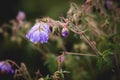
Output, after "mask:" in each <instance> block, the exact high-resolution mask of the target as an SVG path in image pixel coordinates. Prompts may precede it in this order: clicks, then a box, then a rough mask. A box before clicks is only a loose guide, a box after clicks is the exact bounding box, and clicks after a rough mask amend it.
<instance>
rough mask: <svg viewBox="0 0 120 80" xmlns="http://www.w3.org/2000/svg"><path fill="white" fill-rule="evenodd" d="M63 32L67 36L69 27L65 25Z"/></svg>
mask: <svg viewBox="0 0 120 80" xmlns="http://www.w3.org/2000/svg"><path fill="white" fill-rule="evenodd" d="M61 34H62V36H63V37H66V36H67V35H68V29H67V28H66V27H64V28H63V29H62V32H61Z"/></svg>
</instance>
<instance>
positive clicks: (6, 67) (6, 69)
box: [0, 61, 14, 73]
mask: <svg viewBox="0 0 120 80" xmlns="http://www.w3.org/2000/svg"><path fill="white" fill-rule="evenodd" d="M0 73H14V70H13V69H12V67H11V65H10V64H9V63H8V62H4V61H1V62H0Z"/></svg>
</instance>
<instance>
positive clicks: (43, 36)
mask: <svg viewBox="0 0 120 80" xmlns="http://www.w3.org/2000/svg"><path fill="white" fill-rule="evenodd" d="M47 41H48V34H47V33H46V32H45V31H41V32H40V42H41V43H47Z"/></svg>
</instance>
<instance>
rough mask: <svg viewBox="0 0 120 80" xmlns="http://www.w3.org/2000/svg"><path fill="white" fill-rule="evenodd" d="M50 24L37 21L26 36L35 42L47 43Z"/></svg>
mask: <svg viewBox="0 0 120 80" xmlns="http://www.w3.org/2000/svg"><path fill="white" fill-rule="evenodd" d="M49 32H50V29H49V25H48V24H47V23H44V22H39V23H36V24H35V25H34V26H33V27H32V28H31V30H30V31H29V33H28V34H27V35H26V37H27V38H28V39H29V40H30V41H31V42H33V43H35V44H36V43H37V42H40V43H47V41H48V36H49Z"/></svg>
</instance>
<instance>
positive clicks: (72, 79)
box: [0, 0, 120, 80]
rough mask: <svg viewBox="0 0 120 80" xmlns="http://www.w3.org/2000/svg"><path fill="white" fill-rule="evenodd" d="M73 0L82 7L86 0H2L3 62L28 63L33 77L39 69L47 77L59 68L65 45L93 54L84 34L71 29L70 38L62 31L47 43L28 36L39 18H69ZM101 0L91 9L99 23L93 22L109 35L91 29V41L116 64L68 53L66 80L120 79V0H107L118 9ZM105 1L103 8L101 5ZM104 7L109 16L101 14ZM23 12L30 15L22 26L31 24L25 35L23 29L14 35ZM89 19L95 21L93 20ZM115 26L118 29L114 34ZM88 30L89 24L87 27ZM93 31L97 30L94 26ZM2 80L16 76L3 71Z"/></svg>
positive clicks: (0, 39) (0, 37) (0, 47)
mask: <svg viewBox="0 0 120 80" xmlns="http://www.w3.org/2000/svg"><path fill="white" fill-rule="evenodd" d="M71 1H72V2H75V3H76V4H78V5H79V6H80V5H82V4H83V3H84V2H85V1H86V0H1V1H0V61H2V60H6V59H10V60H13V61H15V62H16V63H17V64H18V65H20V63H21V62H24V63H25V64H26V66H27V68H28V71H29V72H30V74H31V76H32V77H34V76H35V72H36V71H37V70H38V69H39V70H40V71H41V74H42V75H43V76H44V77H45V76H46V75H47V74H53V73H54V72H55V71H56V70H57V64H56V57H57V56H59V55H60V54H61V53H60V52H61V51H63V50H64V48H63V47H65V50H67V51H70V52H78V53H79V52H80V53H84V52H85V53H93V52H92V50H91V48H90V47H89V45H88V44H86V43H84V41H82V40H81V36H79V35H74V34H73V32H70V33H69V35H68V36H67V38H63V37H61V36H60V34H58V35H59V36H58V37H57V36H55V38H54V37H53V38H52V39H50V40H49V42H48V43H47V44H38V45H34V44H32V43H31V42H29V41H28V40H27V39H26V38H25V37H24V36H25V34H26V33H27V31H28V30H29V29H30V27H32V26H33V24H34V23H35V20H36V19H38V18H43V17H47V16H49V17H51V18H53V19H55V20H59V17H61V16H63V17H66V13H67V11H68V9H69V8H70V2H71ZM94 1H95V0H94ZM97 1H101V3H99V4H98V5H93V6H92V10H91V11H93V12H92V14H90V16H94V19H95V20H94V21H95V22H93V24H94V23H96V24H98V25H100V26H99V29H98V32H99V31H100V30H101V31H103V33H104V34H105V35H103V36H101V35H97V34H95V33H94V31H93V32H87V35H88V37H89V38H90V39H91V40H93V41H95V42H96V43H95V44H96V46H97V48H98V50H100V51H101V52H103V53H106V54H107V57H108V56H110V58H109V59H108V62H109V60H111V62H112V64H110V65H109V63H108V65H107V63H104V62H103V63H101V65H99V64H100V63H99V61H100V60H99V61H97V59H96V58H94V57H81V56H67V58H66V62H65V63H64V65H63V69H65V70H68V71H70V72H71V73H69V74H65V77H66V78H65V79H66V80H119V79H120V78H119V77H118V76H119V71H117V70H118V69H117V68H116V67H119V64H120V63H119V61H120V59H119V57H120V54H119V52H120V49H119V48H120V44H119V41H120V28H119V25H120V11H119V10H120V0H105V1H112V2H110V6H111V7H115V8H111V7H110V9H108V7H107V8H106V6H105V4H102V0H96V1H95V2H97ZM103 2H104V0H103ZM101 4H102V8H101V7H100V8H99V6H101ZM114 5H115V6H114ZM116 5H117V6H116ZM96 6H97V7H96ZM103 6H104V10H103V11H105V13H106V14H107V15H108V16H107V17H106V16H105V17H104V14H101V13H100V9H103ZM90 8H91V7H90ZM113 10H115V11H113ZM19 11H23V12H24V13H25V15H26V18H25V24H24V25H21V26H24V27H25V26H28V28H25V31H24V30H22V32H23V34H24V35H22V36H21V33H20V32H19V31H18V33H15V34H14V32H13V28H12V27H14V26H16V22H15V20H16V16H17V14H18V12H19ZM113 18H114V19H113ZM88 20H89V21H92V20H91V19H88ZM106 21H108V23H106ZM104 23H105V24H104ZM102 24H103V25H102ZM115 24H116V25H115ZM6 26H7V27H6ZM11 26H12V27H11ZM83 26H84V25H83ZM101 26H104V27H101ZM115 26H116V29H115V30H116V32H115V34H114V27H115ZM90 27H91V26H90ZM11 28H12V29H11ZM22 29H24V28H22ZM87 29H88V28H87ZM87 29H86V27H85V28H84V29H83V30H87ZM90 30H94V28H92V29H91V28H90ZM96 35H97V36H96ZM106 35H107V36H106ZM78 37H79V38H78ZM63 45H64V46H63ZM36 46H37V47H38V46H39V50H38V49H36ZM108 49H110V50H108ZM105 50H108V51H105ZM104 51H105V52H104ZM115 52H116V54H117V56H118V60H117V61H118V63H117V66H116V63H115V62H116V61H115V59H116V58H115V57H114V55H113V54H114V53H115ZM111 53H113V54H111ZM111 56H112V57H111ZM97 62H98V64H97ZM96 64H97V65H96ZM98 66H99V67H100V66H102V68H101V67H100V68H101V69H99V67H98ZM0 80H13V75H11V74H0Z"/></svg>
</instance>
